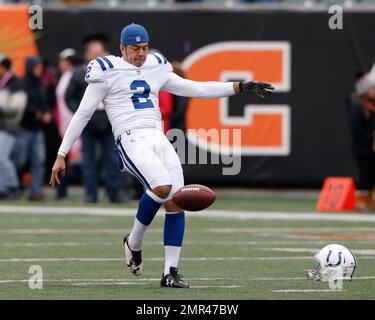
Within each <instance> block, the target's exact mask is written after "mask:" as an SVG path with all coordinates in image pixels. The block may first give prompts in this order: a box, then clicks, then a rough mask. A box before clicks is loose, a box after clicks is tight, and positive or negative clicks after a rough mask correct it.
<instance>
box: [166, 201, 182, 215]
mask: <svg viewBox="0 0 375 320" xmlns="http://www.w3.org/2000/svg"><path fill="white" fill-rule="evenodd" d="M164 208H165V211H167V212H180V211H183V210H182V209H181V208H180V207H178V206H177V205H176V204H175V203H174V202H173V200H167V201H165V202H164Z"/></svg>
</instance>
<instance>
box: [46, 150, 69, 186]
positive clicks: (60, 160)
mask: <svg viewBox="0 0 375 320" xmlns="http://www.w3.org/2000/svg"><path fill="white" fill-rule="evenodd" d="M65 170H66V167H65V158H64V157H63V156H60V155H57V157H56V161H55V164H54V165H53V167H52V173H51V180H50V181H49V184H50V185H51V186H52V187H54V186H55V185H56V184H60V180H59V173H61V175H62V176H63V177H64V176H65Z"/></svg>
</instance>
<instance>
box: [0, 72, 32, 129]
mask: <svg viewBox="0 0 375 320" xmlns="http://www.w3.org/2000/svg"><path fill="white" fill-rule="evenodd" d="M9 75H10V77H9V80H8V81H7V82H6V83H5V85H4V86H3V87H2V88H0V131H7V132H9V133H11V134H16V133H17V131H18V129H19V125H20V122H21V119H22V116H23V113H24V111H25V107H26V101H27V96H26V94H25V92H24V91H23V89H22V83H21V80H20V79H18V78H17V77H16V76H15V75H14V74H13V73H12V72H11V71H9Z"/></svg>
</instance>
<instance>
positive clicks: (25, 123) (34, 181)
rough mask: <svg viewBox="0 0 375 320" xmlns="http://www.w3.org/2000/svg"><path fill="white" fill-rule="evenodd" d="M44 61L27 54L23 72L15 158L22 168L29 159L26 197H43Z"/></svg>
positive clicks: (48, 114) (47, 116)
mask: <svg viewBox="0 0 375 320" xmlns="http://www.w3.org/2000/svg"><path fill="white" fill-rule="evenodd" d="M42 74H43V62H42V59H41V58H40V57H38V56H33V57H28V58H26V74H25V78H24V79H23V89H24V90H25V92H26V94H27V104H26V109H25V113H24V115H23V118H22V121H21V129H20V131H19V133H18V137H17V142H16V147H15V160H16V165H17V169H18V170H19V171H21V172H22V170H23V169H24V167H25V165H26V163H27V162H28V161H29V162H30V173H31V183H30V190H29V197H28V199H29V200H36V201H39V200H44V199H45V197H44V196H43V193H42V187H43V182H44V175H45V161H46V146H45V138H44V134H43V126H45V125H47V124H49V123H50V122H51V121H52V115H51V112H50V110H49V108H48V104H47V96H46V90H45V87H44V86H43V84H42V80H41V79H42Z"/></svg>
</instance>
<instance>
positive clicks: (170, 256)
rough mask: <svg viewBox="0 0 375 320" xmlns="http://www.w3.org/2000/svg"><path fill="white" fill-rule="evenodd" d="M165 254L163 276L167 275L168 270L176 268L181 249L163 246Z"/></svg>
mask: <svg viewBox="0 0 375 320" xmlns="http://www.w3.org/2000/svg"><path fill="white" fill-rule="evenodd" d="M164 252H165V264H164V275H166V274H169V268H170V267H175V268H177V266H178V260H179V258H180V252H181V247H173V246H164Z"/></svg>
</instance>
